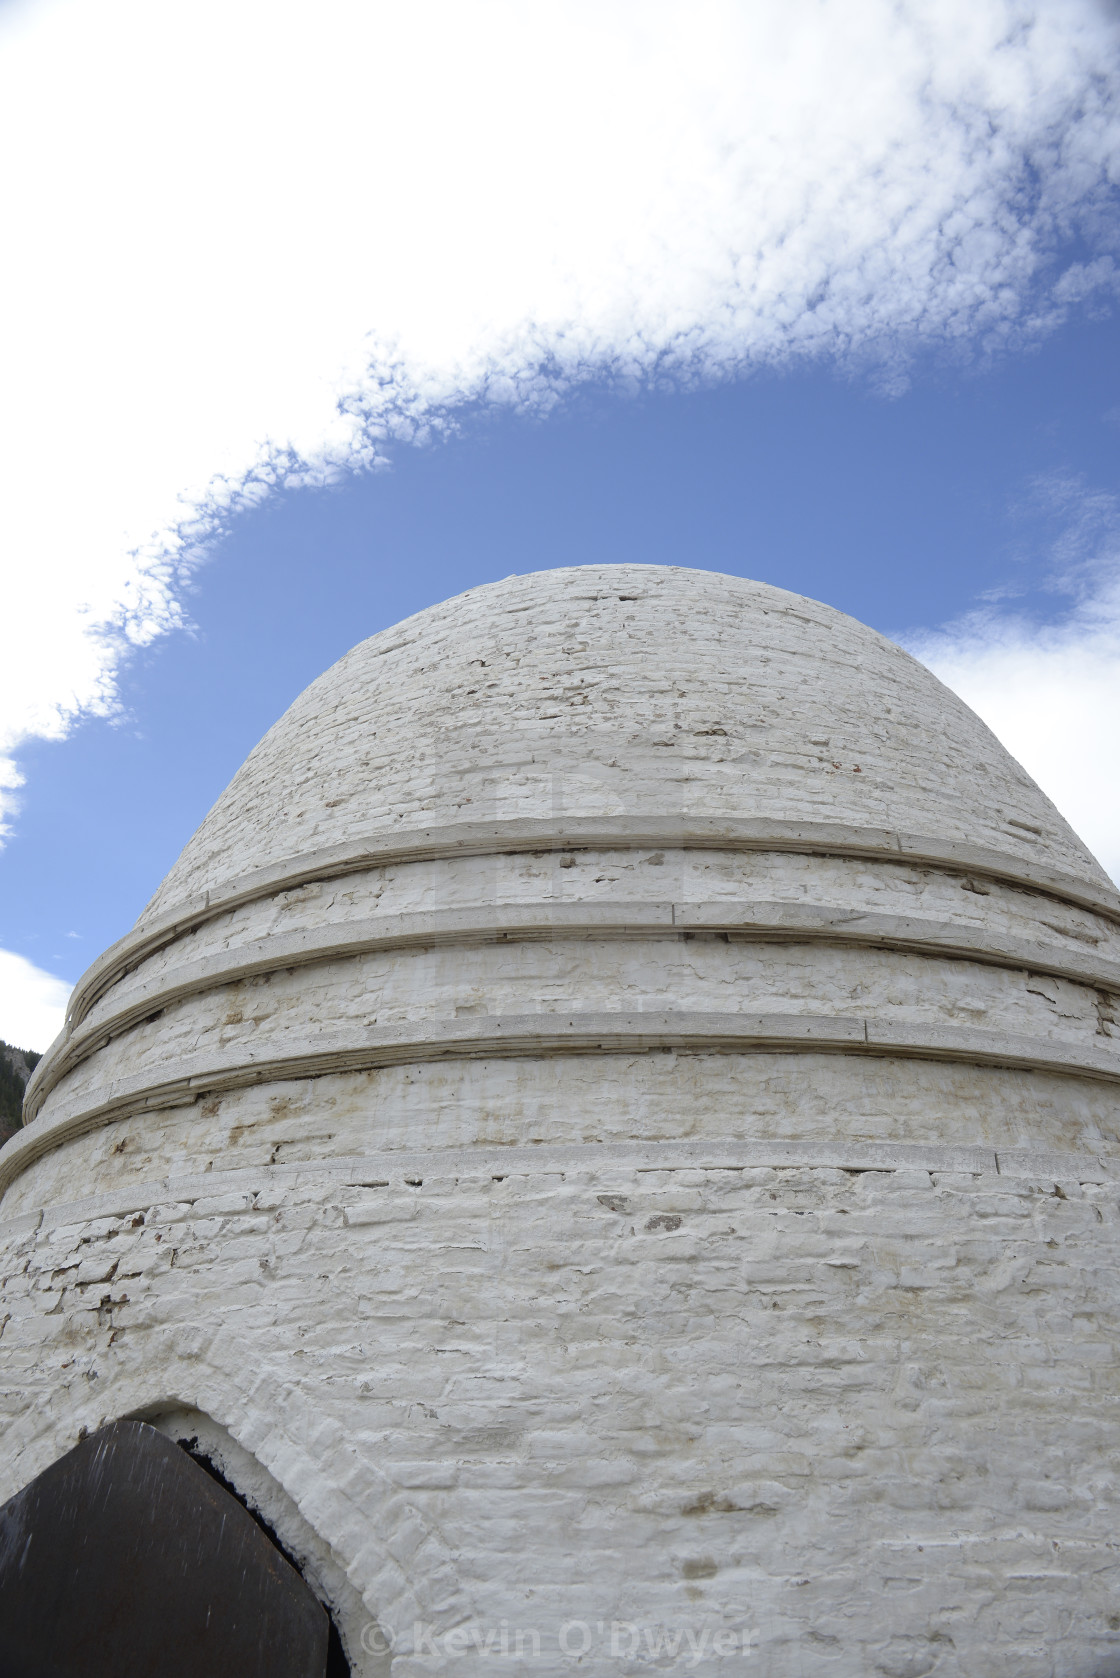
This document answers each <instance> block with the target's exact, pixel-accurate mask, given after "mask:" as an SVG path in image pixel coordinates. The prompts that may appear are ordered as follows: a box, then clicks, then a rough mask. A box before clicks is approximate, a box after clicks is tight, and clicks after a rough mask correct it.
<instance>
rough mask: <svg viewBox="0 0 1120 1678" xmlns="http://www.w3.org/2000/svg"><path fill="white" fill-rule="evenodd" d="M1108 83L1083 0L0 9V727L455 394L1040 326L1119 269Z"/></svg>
mask: <svg viewBox="0 0 1120 1678" xmlns="http://www.w3.org/2000/svg"><path fill="white" fill-rule="evenodd" d="M1118 88H1120V78H1118V71H1117V26H1116V23H1115V21H1114V20H1112V19H1110V15H1109V13H1108V11H1107V10H1106V9H1105V8H1104V7H1103V6H1102V5H1100V4H1097V3H1096V0H1063V3H1062V4H1055V5H1036V4H1028V3H1026V0H763V3H761V4H759V3H750V4H747V3H731V0H694V4H692V5H690V6H688V7H683V6H680V5H678V4H675V3H668V0H665V3H659V0H614V3H612V0H551V3H550V0H540V3H538V4H534V5H532V6H526V5H525V4H523V3H522V0H470V3H469V4H464V3H463V0H411V3H410V4H409V5H399V4H394V3H391V0H380V3H379V0H319V3H318V4H317V5H316V6H315V7H314V8H310V9H309V8H308V7H307V6H306V4H302V3H301V4H298V5H297V4H295V3H294V0H196V3H195V4H193V5H191V6H189V7H166V6H152V5H151V4H149V3H147V0H100V3H99V4H98V5H97V6H89V5H86V4H83V3H82V0H23V3H22V4H15V5H11V6H9V7H8V8H6V9H4V10H0V158H3V159H4V164H3V180H2V185H0V203H2V219H0V225H2V226H3V228H4V229H5V234H4V238H5V244H6V253H5V257H4V260H3V262H2V263H0V337H2V344H0V359H2V361H3V364H4V368H5V372H4V380H3V391H2V403H0V448H2V458H3V460H4V464H5V468H6V474H5V475H6V480H7V481H6V488H5V492H4V495H3V497H2V498H0V543H2V546H3V552H4V554H5V583H4V597H3V604H4V610H5V619H6V621H7V622H8V623H13V622H14V623H17V624H18V625H19V630H20V633H19V635H18V636H17V637H15V638H14V639H10V640H9V645H8V652H7V656H6V658H5V661H4V666H3V669H2V670H0V749H6V750H7V751H8V752H9V753H10V752H11V750H12V749H13V748H14V747H15V746H16V745H17V744H18V742H19V740H20V739H21V738H25V737H27V736H29V735H50V734H59V733H62V732H65V730H66V729H67V727H68V726H69V725H70V723H71V721H72V719H73V718H74V717H75V716H76V715H78V714H80V713H81V712H83V711H91V710H92V711H102V712H104V711H107V710H110V709H111V708H112V706H113V703H114V680H115V673H116V671H117V669H118V668H119V664H120V660H121V657H122V654H123V653H124V652H125V651H126V650H127V648H128V647H130V646H135V645H137V644H142V643H144V642H147V641H150V640H151V639H152V638H153V637H155V636H158V635H160V634H162V633H164V632H166V631H167V630H168V629H169V628H171V627H173V626H174V625H175V624H176V623H178V622H179V621H180V612H181V608H180V604H179V602H180V599H181V593H182V581H183V571H184V568H187V567H189V565H190V564H191V563H192V561H193V558H194V556H195V555H196V554H197V553H198V551H199V550H200V547H201V546H202V545H203V544H204V543H205V540H206V538H207V536H208V534H209V533H210V532H211V531H212V530H213V528H214V527H215V523H216V522H217V523H220V521H221V520H222V519H223V518H224V517H225V516H226V515H227V514H228V512H229V510H230V509H231V508H234V507H237V506H239V505H242V504H244V503H246V502H251V501H253V500H255V499H257V498H259V497H261V496H264V495H267V494H268V493H269V491H270V490H271V488H272V487H274V486H275V485H277V484H279V483H299V482H307V481H322V480H324V479H329V478H331V477H332V476H334V475H337V474H339V473H343V472H347V471H350V470H354V469H362V468H364V467H368V466H370V465H371V464H373V463H374V462H375V461H376V460H377V459H378V458H379V457H381V456H382V455H383V454H384V451H385V450H386V448H387V447H388V446H389V445H391V444H392V442H393V441H394V439H397V440H399V439H405V438H414V437H417V436H423V435H424V434H425V433H426V432H427V431H429V430H430V429H431V428H432V427H436V428H438V427H440V426H441V425H446V424H448V423H451V422H452V421H453V418H454V414H455V411H456V409H457V407H458V406H459V405H460V404H462V403H463V402H465V401H468V400H479V399H481V400H484V401H490V402H497V403H519V404H525V405H529V406H535V407H538V408H539V407H547V405H548V404H550V403H551V402H553V401H555V400H556V399H557V398H558V396H562V394H563V392H564V391H565V390H567V389H569V388H571V387H572V385H573V384H575V383H577V382H578V381H580V380H582V379H585V378H587V377H589V376H594V377H596V378H604V377H605V378H608V379H615V380H617V381H618V382H619V383H620V384H623V385H626V384H628V383H632V382H637V383H642V382H647V381H653V382H658V381H670V382H672V381H688V380H692V379H696V378H720V377H728V376H732V375H734V374H736V373H739V372H741V371H743V370H745V369H749V368H750V367H752V366H756V365H760V364H763V363H771V364H773V363H790V362H794V361H797V360H804V359H807V358H813V357H818V358H819V357H830V358H838V359H840V360H842V361H845V362H847V363H848V364H849V365H851V366H853V367H866V368H868V369H870V371H871V373H872V375H873V376H874V377H875V378H877V379H879V380H880V381H886V382H888V383H889V382H891V381H896V382H897V381H898V380H899V379H901V378H903V377H904V376H905V368H906V364H907V359H908V357H910V356H911V355H912V354H913V352H914V351H915V349H916V348H918V347H920V346H928V345H938V346H941V347H942V348H943V349H945V350H947V351H949V352H950V353H959V354H962V355H966V354H967V355H970V356H975V355H983V354H985V353H990V352H992V351H995V350H1000V349H1004V348H1007V347H1013V346H1015V345H1016V344H1020V343H1022V342H1024V341H1026V340H1029V339H1032V338H1035V337H1037V336H1038V335H1040V334H1042V333H1045V332H1046V331H1047V330H1049V329H1051V328H1052V327H1053V326H1054V325H1055V324H1056V323H1057V322H1058V321H1059V320H1060V319H1061V318H1062V317H1063V314H1064V312H1065V311H1066V310H1068V309H1069V308H1071V307H1074V306H1077V305H1079V304H1080V302H1081V301H1082V300H1083V299H1084V298H1085V297H1086V296H1087V295H1091V294H1092V293H1094V292H1097V291H1099V290H1100V288H1101V287H1112V286H1113V285H1114V283H1115V269H1114V266H1113V251H1112V245H1111V243H1110V239H1111V230H1112V228H1113V226H1114V223H1113V221H1112V218H1111V217H1110V215H1109V214H1108V211H1107V204H1108V201H1109V200H1108V194H1109V192H1110V190H1111V183H1112V181H1113V177H1114V174H1115V172H1116V170H1117V168H1118V167H1120V162H1118V160H1120V119H1118V114H1117V112H1118V107H1120V101H1118V99H1117V93H1118ZM1063 250H1065V251H1070V250H1075V251H1076V260H1073V259H1072V258H1067V259H1065V260H1060V259H1059V253H1060V252H1061V251H1063ZM11 778H12V777H11V775H9V780H10V779H11Z"/></svg>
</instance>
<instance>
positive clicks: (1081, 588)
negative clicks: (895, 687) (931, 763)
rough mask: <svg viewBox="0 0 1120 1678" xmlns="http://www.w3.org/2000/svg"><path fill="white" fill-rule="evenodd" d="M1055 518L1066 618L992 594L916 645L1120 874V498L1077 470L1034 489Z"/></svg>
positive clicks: (1057, 587)
mask: <svg viewBox="0 0 1120 1678" xmlns="http://www.w3.org/2000/svg"><path fill="white" fill-rule="evenodd" d="M1029 503H1030V505H1029V508H1028V511H1029V512H1030V514H1031V515H1032V519H1033V521H1035V522H1036V523H1038V524H1039V525H1046V524H1050V525H1053V526H1055V527H1056V528H1055V529H1054V532H1053V534H1052V538H1051V543H1050V549H1049V555H1048V560H1049V563H1048V566H1047V567H1046V568H1045V569H1044V572H1043V579H1042V586H1043V588H1044V590H1047V591H1049V593H1050V594H1051V595H1052V596H1057V597H1061V596H1064V597H1065V599H1064V601H1062V606H1063V607H1064V609H1060V610H1059V611H1058V612H1057V614H1056V616H1054V615H1051V614H1052V611H1053V608H1052V607H1051V609H1050V610H1049V611H1047V613H1046V614H1045V616H1041V615H1040V614H1038V613H1037V612H1034V613H1032V612H1031V611H1030V610H1029V609H1027V607H1026V606H1025V605H1023V604H1020V605H1019V606H1016V605H1015V604H1014V603H1013V602H1012V601H1008V600H1004V601H999V602H991V603H989V604H986V605H984V606H983V607H981V608H980V609H979V610H977V611H974V612H971V613H969V614H967V615H966V616H965V617H962V618H960V619H959V620H958V621H957V622H955V623H951V624H947V625H945V626H944V628H942V629H941V630H938V631H937V632H935V633H933V634H928V633H927V634H915V635H912V636H910V637H907V641H908V645H909V646H910V648H911V651H913V652H915V653H916V654H917V655H918V657H919V658H921V659H923V660H924V661H925V663H926V664H928V665H929V666H930V668H931V669H932V670H934V671H935V672H936V674H937V675H938V676H940V677H941V679H942V681H944V682H946V683H947V684H948V686H949V687H951V688H954V689H955V690H956V691H957V692H958V693H959V694H960V695H961V697H962V698H963V699H964V700H965V701H966V702H967V703H968V704H969V705H971V706H972V708H973V709H974V710H975V711H977V712H979V714H980V716H982V717H983V718H984V720H985V722H986V723H987V724H988V726H989V727H990V728H991V729H992V730H993V731H994V733H996V734H997V735H998V736H999V738H1000V739H1001V740H1002V741H1003V742H1004V744H1005V745H1006V746H1007V747H1008V748H1009V749H1010V750H1011V751H1012V752H1013V753H1014V755H1015V756H1016V757H1017V758H1018V759H1019V761H1020V763H1021V764H1022V765H1023V767H1024V768H1025V769H1026V770H1027V771H1028V772H1029V773H1030V774H1031V775H1033V776H1034V778H1035V780H1036V781H1037V782H1038V783H1039V785H1040V786H1041V787H1042V789H1043V790H1044V791H1045V792H1046V793H1048V794H1049V796H1050V797H1051V798H1052V799H1053V801H1054V803H1055V804H1057V805H1058V807H1059V809H1060V810H1061V811H1062V813H1063V815H1065V816H1066V817H1067V819H1068V820H1069V821H1071V822H1072V823H1073V826H1074V827H1075V828H1076V829H1077V831H1078V832H1079V833H1080V834H1081V836H1082V838H1083V839H1085V841H1086V843H1087V844H1088V845H1089V846H1090V848H1091V849H1092V850H1093V851H1095V853H1096V855H1097V856H1098V857H1099V858H1100V860H1101V862H1102V863H1103V864H1104V866H1105V867H1106V868H1107V869H1108V871H1109V873H1110V874H1111V875H1112V876H1113V878H1114V879H1115V880H1116V881H1117V883H1120V498H1118V497H1116V496H1114V495H1111V494H1109V493H1107V492H1105V491H1102V490H1099V489H1094V488H1092V487H1091V486H1089V485H1087V484H1085V483H1083V482H1081V480H1079V479H1077V478H1072V477H1055V478H1050V479H1047V480H1045V481H1042V482H1040V483H1037V484H1035V485H1034V486H1032V493H1031V496H1030V498H1029Z"/></svg>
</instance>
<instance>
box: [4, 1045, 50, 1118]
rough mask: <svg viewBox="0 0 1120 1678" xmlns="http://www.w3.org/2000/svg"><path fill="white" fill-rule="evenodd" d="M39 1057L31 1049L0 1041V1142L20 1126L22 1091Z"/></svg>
mask: <svg viewBox="0 0 1120 1678" xmlns="http://www.w3.org/2000/svg"><path fill="white" fill-rule="evenodd" d="M40 1058H41V1057H40V1056H39V1055H37V1054H36V1053H35V1051H34V1050H33V1049H17V1048H14V1047H13V1046H12V1044H11V1043H4V1042H0V1142H4V1141H6V1140H7V1138H8V1137H9V1136H11V1135H12V1134H13V1132H15V1131H17V1130H18V1129H19V1127H20V1112H21V1109H22V1107H23V1092H24V1090H25V1089H26V1088H27V1080H28V1078H30V1076H31V1074H32V1073H33V1072H34V1070H35V1068H36V1066H37V1065H38V1064H39V1060H40Z"/></svg>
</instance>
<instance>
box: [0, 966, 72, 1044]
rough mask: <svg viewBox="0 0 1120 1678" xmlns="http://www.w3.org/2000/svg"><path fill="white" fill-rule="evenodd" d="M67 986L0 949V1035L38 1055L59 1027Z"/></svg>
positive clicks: (63, 1013)
mask: <svg viewBox="0 0 1120 1678" xmlns="http://www.w3.org/2000/svg"><path fill="white" fill-rule="evenodd" d="M70 989H71V987H70V986H69V985H68V984H67V983H66V981H65V980H64V979H56V978H55V976H54V974H53V973H44V972H43V969H42V968H41V967H36V966H35V964H34V962H30V961H27V960H26V959H25V957H23V956H18V955H16V954H14V952H13V951H11V950H0V1038H2V1039H3V1041H4V1042H5V1043H11V1044H13V1045H14V1046H15V1047H16V1048H17V1049H34V1050H35V1051H36V1052H37V1053H38V1054H42V1053H43V1051H44V1050H45V1049H46V1048H48V1047H49V1045H50V1044H51V1043H53V1042H54V1039H55V1038H56V1037H57V1036H58V1033H59V1032H60V1031H61V1030H62V1022H63V1020H64V1019H65V1017H66V1004H67V1003H68V1002H69V1000H70Z"/></svg>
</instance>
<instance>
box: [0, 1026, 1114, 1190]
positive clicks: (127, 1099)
mask: <svg viewBox="0 0 1120 1678" xmlns="http://www.w3.org/2000/svg"><path fill="white" fill-rule="evenodd" d="M665 1051H670V1052H671V1051H680V1052H685V1053H708V1054H732V1055H734V1054H757V1053H766V1052H767V1051H769V1052H772V1053H780V1054H797V1053H801V1054H805V1053H810V1054H830V1053H831V1054H847V1055H872V1056H875V1057H877V1058H881V1059H883V1058H889V1059H905V1060H914V1059H917V1060H938V1061H955V1062H959V1063H964V1064H968V1065H973V1066H990V1067H994V1068H1002V1069H1006V1070H1010V1071H1028V1072H1046V1073H1051V1074H1056V1075H1058V1076H1062V1077H1071V1078H1078V1079H1089V1080H1093V1081H1095V1082H1101V1081H1104V1082H1108V1083H1120V1054H1111V1053H1109V1052H1108V1051H1106V1050H1103V1049H1093V1048H1089V1047H1088V1046H1083V1045H1076V1044H1072V1043H1070V1042H1068V1041H1063V1040H1062V1039H1053V1038H1040V1037H1011V1036H1004V1035H1003V1034H1002V1033H999V1032H989V1031H975V1030H971V1029H965V1030H949V1029H946V1028H941V1027H938V1028H929V1027H926V1028H922V1027H916V1026H910V1025H906V1026H892V1025H888V1024H885V1023H884V1022H882V1021H878V1020H864V1019H857V1018H849V1017H846V1016H835V1015H834V1016H818V1015H807V1014H774V1015H761V1014H693V1013H683V1012H682V1013H675V1012H657V1013H654V1012H650V1013H642V1014H609V1013H597V1014H578V1013H570V1014H520V1015H511V1016H507V1017H499V1016H496V1015H478V1016H474V1017H472V1018H470V1019H455V1020H444V1021H428V1022H425V1023H424V1024H423V1025H422V1026H420V1027H419V1029H418V1026H417V1022H413V1021H408V1022H405V1023H403V1024H401V1025H395V1026H386V1027H381V1028H379V1029H377V1030H375V1031H368V1030H367V1031H366V1032H365V1033H364V1034H362V1035H358V1034H356V1033H354V1034H348V1035H346V1036H341V1035H340V1036H337V1037H330V1036H327V1035H326V1034H324V1035H322V1036H320V1037H316V1038H314V1039H311V1040H306V1041H305V1042H303V1043H302V1044H293V1045H292V1046H291V1047H290V1049H289V1050H288V1052H287V1053H285V1054H283V1055H276V1056H262V1057H261V1058H259V1059H253V1058H252V1057H250V1058H245V1057H244V1055H243V1054H242V1055H238V1054H236V1053H232V1054H226V1055H214V1056H203V1055H200V1056H196V1057H194V1058H193V1059H192V1058H187V1059H183V1060H180V1061H178V1062H177V1063H176V1065H177V1070H176V1075H175V1076H174V1077H172V1078H165V1079H160V1080H158V1081H154V1082H153V1081H152V1080H151V1078H150V1076H149V1077H147V1078H146V1077H144V1076H139V1077H133V1078H126V1079H121V1080H120V1081H119V1082H118V1083H117V1084H115V1085H112V1086H111V1087H110V1092H109V1094H108V1096H107V1098H106V1099H104V1100H101V1101H99V1102H97V1103H95V1104H94V1105H92V1106H89V1107H85V1106H83V1105H82V1104H81V1102H80V1101H78V1102H75V1103H74V1104H72V1105H70V1106H65V1105H63V1106H61V1107H60V1108H59V1110H57V1111H56V1112H54V1113H52V1114H50V1115H49V1116H44V1117H42V1118H40V1119H38V1120H37V1121H36V1122H35V1123H33V1124H32V1125H31V1126H30V1128H27V1129H24V1130H21V1131H17V1133H16V1135H15V1136H14V1137H13V1138H11V1140H10V1141H8V1142H7V1143H6V1144H5V1145H4V1147H3V1148H2V1149H0V1196H2V1195H3V1194H4V1193H5V1192H6V1191H7V1189H8V1187H9V1186H10V1184H11V1183H12V1182H13V1181H14V1179H15V1178H16V1177H17V1176H18V1175H19V1173H20V1172H21V1171H23V1170H25V1169H26V1168H27V1166H29V1165H31V1164H32V1163H33V1162H34V1161H35V1160H36V1159H39V1158H41V1157H42V1155H44V1154H46V1153H48V1152H50V1151H51V1150H52V1149H53V1148H56V1147H58V1146H60V1145H61V1144H62V1143H64V1142H67V1141H70V1140H72V1139H73V1138H75V1137H78V1136H82V1135H84V1134H86V1133H87V1132H89V1131H91V1130H96V1129H98V1128H99V1127H100V1126H102V1125H105V1124H111V1123H112V1122H113V1121H114V1120H117V1119H122V1118H127V1117H130V1116H132V1115H134V1114H137V1113H140V1112H143V1111H145V1110H147V1111H152V1110H158V1109H161V1108H167V1107H176V1106H187V1105H193V1103H194V1102H195V1101H196V1100H197V1099H198V1098H199V1097H202V1096H206V1095H211V1094H216V1093H220V1092H223V1091H226V1090H236V1089H247V1088H251V1087H252V1086H253V1085H255V1084H261V1083H275V1082H280V1081H283V1080H292V1079H305V1078H322V1077H327V1076H329V1075H331V1074H337V1073H347V1072H364V1071H372V1070H376V1069H379V1068H385V1067H390V1066H404V1065H409V1064H419V1063H422V1062H430V1061H441V1060H479V1059H504V1060H508V1059H515V1058H520V1057H526V1056H530V1057H533V1058H534V1059H536V1058H540V1057H542V1056H562V1055H563V1056H567V1055H601V1054H634V1055H641V1054H652V1053H657V1052H665Z"/></svg>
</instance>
